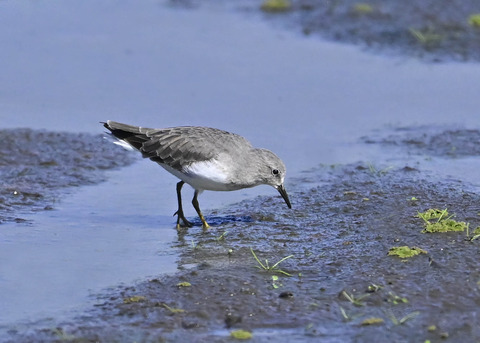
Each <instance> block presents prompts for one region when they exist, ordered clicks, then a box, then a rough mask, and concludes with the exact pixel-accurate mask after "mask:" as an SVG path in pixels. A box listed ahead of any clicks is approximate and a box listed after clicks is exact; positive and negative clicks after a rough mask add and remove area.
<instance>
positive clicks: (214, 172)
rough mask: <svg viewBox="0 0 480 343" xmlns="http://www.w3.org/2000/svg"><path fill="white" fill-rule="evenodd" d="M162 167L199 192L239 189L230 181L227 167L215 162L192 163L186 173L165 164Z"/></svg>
mask: <svg viewBox="0 0 480 343" xmlns="http://www.w3.org/2000/svg"><path fill="white" fill-rule="evenodd" d="M160 165H161V166H162V167H163V168H165V170H167V171H168V172H170V173H172V174H173V175H175V176H176V177H178V178H179V179H180V180H182V181H184V182H185V183H188V184H189V185H190V186H192V187H193V188H195V189H196V190H199V191H201V190H208V191H232V190H235V189H238V188H236V187H235V186H234V185H232V183H231V182H230V181H229V178H228V174H227V171H226V169H225V167H224V166H223V165H222V164H220V163H219V162H217V161H215V160H212V161H205V162H196V163H192V164H191V165H190V166H189V167H188V168H186V169H185V171H184V172H181V171H178V170H176V169H174V168H171V167H169V166H167V165H165V164H160Z"/></svg>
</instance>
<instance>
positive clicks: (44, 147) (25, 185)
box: [0, 129, 135, 224]
mask: <svg viewBox="0 0 480 343" xmlns="http://www.w3.org/2000/svg"><path fill="white" fill-rule="evenodd" d="M0 141H1V142H2V144H1V146H0V178H1V185H0V224H1V223H4V222H25V221H26V219H25V218H24V217H23V214H25V213H32V212H38V211H44V210H52V209H54V208H55V203H56V202H57V201H58V199H60V198H61V197H62V196H64V194H65V192H68V191H70V190H72V189H74V188H75V187H79V186H85V185H92V184H97V183H100V182H102V181H103V180H105V171H106V170H111V169H115V168H120V167H123V166H127V165H129V164H131V163H133V162H134V161H135V156H134V155H132V154H129V153H128V152H127V151H126V150H124V149H122V148H120V147H119V146H116V145H113V144H112V143H111V142H110V141H107V140H106V139H105V136H104V135H100V134H99V135H92V134H83V133H67V132H50V131H40V130H32V129H9V130H0Z"/></svg>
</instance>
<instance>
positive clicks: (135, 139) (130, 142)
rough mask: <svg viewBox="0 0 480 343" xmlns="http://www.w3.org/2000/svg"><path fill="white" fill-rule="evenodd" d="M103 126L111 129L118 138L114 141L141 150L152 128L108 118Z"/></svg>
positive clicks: (112, 133)
mask: <svg viewBox="0 0 480 343" xmlns="http://www.w3.org/2000/svg"><path fill="white" fill-rule="evenodd" d="M102 124H103V126H104V127H105V128H106V129H108V130H109V131H110V134H111V135H112V136H114V137H115V138H117V139H118V141H116V142H114V143H116V144H119V145H121V146H123V147H124V148H127V149H131V148H134V149H136V150H140V148H141V147H142V144H143V143H145V142H146V141H148V140H149V137H148V136H147V135H146V133H147V131H150V130H152V129H149V128H145V127H140V126H133V125H127V124H122V123H118V122H115V121H111V120H107V122H102Z"/></svg>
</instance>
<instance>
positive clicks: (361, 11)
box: [352, 2, 375, 15]
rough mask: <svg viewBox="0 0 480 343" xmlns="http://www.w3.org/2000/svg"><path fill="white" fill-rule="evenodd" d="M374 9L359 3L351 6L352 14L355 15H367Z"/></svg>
mask: <svg viewBox="0 0 480 343" xmlns="http://www.w3.org/2000/svg"><path fill="white" fill-rule="evenodd" d="M374 11H375V10H374V8H373V6H372V5H370V4H367V3H364V2H359V3H356V4H355V5H353V6H352V12H353V13H354V14H357V15H368V14H372V13H373V12H374Z"/></svg>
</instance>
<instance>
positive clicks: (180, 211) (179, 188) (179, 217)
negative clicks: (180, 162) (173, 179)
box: [173, 181, 193, 229]
mask: <svg viewBox="0 0 480 343" xmlns="http://www.w3.org/2000/svg"><path fill="white" fill-rule="evenodd" d="M184 183H185V182H183V181H180V182H179V183H177V199H178V210H177V212H175V213H174V214H173V215H174V216H175V215H177V229H180V228H181V225H180V220H182V221H183V226H186V227H192V226H193V224H192V223H190V222H189V221H188V220H187V218H185V215H184V214H183V208H182V194H181V191H182V186H183V184H184Z"/></svg>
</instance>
